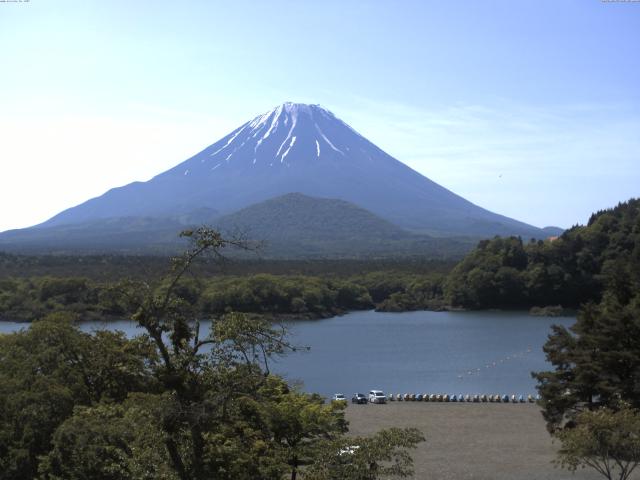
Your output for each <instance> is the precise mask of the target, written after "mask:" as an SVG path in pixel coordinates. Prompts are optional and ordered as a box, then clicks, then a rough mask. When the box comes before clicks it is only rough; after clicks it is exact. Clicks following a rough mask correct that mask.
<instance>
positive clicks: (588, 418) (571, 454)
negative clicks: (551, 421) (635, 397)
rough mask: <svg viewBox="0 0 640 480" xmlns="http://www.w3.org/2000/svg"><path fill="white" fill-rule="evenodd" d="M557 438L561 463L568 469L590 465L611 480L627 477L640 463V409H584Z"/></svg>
mask: <svg viewBox="0 0 640 480" xmlns="http://www.w3.org/2000/svg"><path fill="white" fill-rule="evenodd" d="M556 437H557V438H558V439H559V440H560V444H561V446H560V450H559V451H558V464H559V465H560V466H562V467H565V468H568V469H569V470H572V471H575V470H577V469H578V468H579V467H583V468H584V467H588V468H591V469H593V470H595V471H597V472H598V473H600V474H601V475H602V476H603V477H605V478H606V479H608V480H614V479H618V480H628V479H629V478H631V474H632V473H633V472H634V470H635V469H636V468H637V467H638V465H640V412H638V410H633V409H631V408H629V407H628V406H623V407H622V408H620V409H618V410H610V409H608V408H601V409H598V410H595V411H585V412H582V413H581V414H580V415H578V417H577V418H576V425H575V426H574V427H573V428H568V429H565V430H562V431H560V432H558V433H557V435H556Z"/></svg>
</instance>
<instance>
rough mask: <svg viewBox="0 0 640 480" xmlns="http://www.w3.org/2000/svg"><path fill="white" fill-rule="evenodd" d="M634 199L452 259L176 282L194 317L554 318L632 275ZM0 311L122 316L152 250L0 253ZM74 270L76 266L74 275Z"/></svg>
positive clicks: (249, 264) (252, 270)
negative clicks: (470, 314) (577, 222)
mask: <svg viewBox="0 0 640 480" xmlns="http://www.w3.org/2000/svg"><path fill="white" fill-rule="evenodd" d="M638 210H639V201H638V200H630V201H629V202H626V203H621V204H620V205H618V206H617V207H615V208H613V209H609V210H603V211H600V212H597V213H595V214H593V215H592V216H591V218H590V219H589V222H588V224H587V225H585V226H575V227H573V228H571V229H569V230H567V231H565V232H564V233H563V234H562V235H561V236H560V237H557V238H553V239H547V240H531V241H529V242H524V241H523V240H522V239H520V238H517V237H507V238H501V237H496V238H494V239H491V240H483V241H481V242H480V243H479V244H478V246H477V248H476V249H474V250H473V251H472V252H471V253H469V254H468V255H467V256H466V257H465V258H464V259H462V260H461V261H460V262H459V263H457V264H455V263H453V262H447V261H439V260H420V259H415V260H410V259H409V260H408V259H400V260H395V261H394V260H376V261H371V262H366V261H358V260H352V261H348V260H345V261H329V260H327V261H319V260H314V261H289V262H287V261H257V260H256V261H238V262H230V263H227V264H223V265H220V264H218V263H215V262H211V261H210V262H204V263H203V264H201V265H199V266H198V267H197V268H195V267H194V275H193V276H191V277H190V278H189V279H187V280H186V281H184V282H183V285H182V286H181V291H180V292H179V293H180V294H181V295H184V296H185V297H187V298H194V299H195V298H197V302H196V303H197V305H196V308H198V310H199V311H200V313H201V314H202V315H218V314H222V313H224V312H226V311H229V310H233V311H240V312H246V313H255V314H262V315H268V316H271V317H280V318H282V317H283V316H287V315H289V316H294V317H296V316H297V317H299V318H321V317H327V316H332V315H336V314H339V313H343V312H345V311H348V310H361V309H372V308H376V309H378V310H382V311H406V310H421V309H429V310H440V309H448V308H449V309H450V308H454V309H455V308H464V309H487V308H504V309H533V312H541V313H543V314H544V313H550V314H555V313H558V312H561V311H562V309H570V310H573V311H575V310H576V309H578V308H579V307H580V305H582V304H584V303H585V302H590V301H593V302H598V301H600V299H601V298H602V296H603V292H605V291H606V290H607V289H615V290H616V291H617V292H618V293H619V294H620V295H622V296H623V297H625V298H629V297H630V296H632V294H633V285H635V284H637V281H638V275H640V273H639V272H640V247H638V245H639V243H640V242H639V240H638V236H639V235H640V233H639V232H638V222H639V221H640V220H639V219H640V215H639V213H638ZM0 271H2V272H3V273H4V275H2V277H1V278H2V280H0V318H3V319H6V320H18V321H29V320H31V319H33V318H38V317H41V316H43V315H46V314H48V313H53V312H57V311H70V312H74V313H77V314H79V315H80V316H81V317H82V318H96V317H103V318H110V317H122V316H126V315H128V314H130V313H131V312H129V311H128V310H127V307H126V305H125V304H124V303H123V301H122V298H121V296H120V295H119V294H118V291H119V289H121V284H122V283H123V282H124V283H126V281H127V280H128V279H141V278H144V279H146V280H147V281H149V282H151V283H154V284H156V285H157V287H158V288H160V287H161V284H160V278H161V277H162V275H163V274H164V273H165V268H164V266H163V263H162V262H161V260H160V259H158V258H155V257H132V258H131V259H129V260H127V259H126V257H124V258H123V257H118V256H113V257H108V256H105V257H99V256H98V257H86V258H83V257H61V258H50V257H23V256H15V255H8V254H4V255H3V256H2V257H0ZM78 272H83V273H85V275H84V276H79V275H78Z"/></svg>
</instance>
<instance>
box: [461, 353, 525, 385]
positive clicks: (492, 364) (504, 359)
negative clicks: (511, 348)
mask: <svg viewBox="0 0 640 480" xmlns="http://www.w3.org/2000/svg"><path fill="white" fill-rule="evenodd" d="M531 351H532V349H531V347H530V346H529V347H527V348H526V349H525V350H522V351H520V352H516V353H513V354H511V355H507V356H506V357H502V358H499V359H497V360H494V361H491V362H488V363H486V364H485V365H484V368H482V367H474V368H469V369H467V370H465V371H464V372H461V373H459V374H458V375H457V377H458V380H463V379H464V378H465V377H471V376H474V375H476V376H477V375H480V374H481V373H482V372H483V371H488V370H490V369H492V368H497V367H499V366H500V365H503V364H505V363H509V362H511V361H512V360H516V359H518V358H524V357H525V356H527V355H528V354H530V353H531Z"/></svg>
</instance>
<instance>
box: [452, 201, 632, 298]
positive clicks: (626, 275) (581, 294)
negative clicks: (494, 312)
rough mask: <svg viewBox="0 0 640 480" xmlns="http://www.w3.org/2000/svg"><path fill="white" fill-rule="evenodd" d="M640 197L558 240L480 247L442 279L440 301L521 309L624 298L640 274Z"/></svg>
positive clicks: (505, 242) (500, 241)
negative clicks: (608, 295) (609, 295)
mask: <svg viewBox="0 0 640 480" xmlns="http://www.w3.org/2000/svg"><path fill="white" fill-rule="evenodd" d="M639 223H640V200H630V201H628V202H626V203H621V204H619V205H618V206H617V207H615V208H613V209H609V210H604V211H600V212H597V213H595V214H593V215H592V216H591V218H590V219H589V222H588V224H587V225H586V226H576V227H573V228H571V229H569V230H567V231H566V232H564V233H563V234H562V236H560V237H559V238H557V239H550V240H546V241H531V242H530V243H523V241H522V240H521V239H520V238H515V237H510V238H495V239H492V240H484V241H482V242H480V244H479V245H478V247H477V248H476V249H475V250H474V251H473V252H472V253H470V254H469V255H468V256H467V257H465V258H464V259H463V260H462V261H461V262H460V263H459V264H458V265H456V267H455V268H454V269H453V270H452V271H451V273H450V274H449V275H448V277H447V280H446V282H445V285H444V297H445V302H446V303H447V304H449V305H460V306H463V307H466V308H474V309H482V308H523V307H527V308H528V307H532V306H547V305H562V306H564V307H570V308H577V307H579V306H580V305H582V304H583V303H585V302H590V301H592V302H599V301H600V300H601V299H602V297H603V293H604V292H605V291H606V290H610V289H612V290H615V291H616V292H617V294H618V295H621V296H622V297H624V299H625V301H627V300H628V299H629V298H630V297H631V295H632V294H633V290H632V287H631V285H632V284H633V282H636V281H637V278H638V275H640V268H639V267H640V228H639V227H638V225H639Z"/></svg>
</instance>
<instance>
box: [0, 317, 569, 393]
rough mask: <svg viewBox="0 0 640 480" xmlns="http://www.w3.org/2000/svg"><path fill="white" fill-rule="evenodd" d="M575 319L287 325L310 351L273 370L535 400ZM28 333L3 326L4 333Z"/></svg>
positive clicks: (335, 383) (309, 384) (335, 382)
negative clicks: (556, 330) (552, 349)
mask: <svg viewBox="0 0 640 480" xmlns="http://www.w3.org/2000/svg"><path fill="white" fill-rule="evenodd" d="M574 321H575V319H574V318H545V317H532V316H530V315H528V314H527V313H526V312H503V311H495V312H494V311H484V312H426V311H420V312H404V313H383V312H374V311H361V312H351V313H349V314H346V315H342V316H338V317H333V318H328V319H323V320H300V321H295V322H293V321H292V322H285V325H286V326H287V327H288V328H289V329H290V332H291V340H292V342H293V343H294V344H296V345H299V346H309V347H311V349H310V350H309V351H308V352H307V351H304V352H300V353H292V354H290V355H287V356H285V357H282V358H278V359H276V360H274V361H273V363H272V370H273V371H275V372H277V373H280V374H282V375H283V376H285V378H287V379H288V380H289V381H292V382H303V383H304V389H305V390H307V391H312V392H318V393H321V394H323V395H325V396H330V395H332V394H334V393H336V392H340V393H344V394H346V395H348V396H350V395H351V394H353V393H354V392H364V393H366V392H368V391H369V390H371V389H374V388H375V389H380V390H384V391H385V392H386V393H401V392H402V393H405V392H409V393H449V394H460V393H462V394H483V393H486V394H490V393H491V394H495V393H500V394H509V395H511V394H516V395H520V394H522V395H528V394H535V393H536V391H535V382H534V380H533V379H532V378H531V375H530V373H531V372H532V371H539V370H545V369H548V368H549V367H550V365H549V364H548V363H546V361H545V358H544V353H543V352H542V345H543V344H544V342H545V341H546V339H547V335H548V334H549V332H550V326H551V325H552V324H561V325H565V326H569V325H571V324H573V323H574ZM105 326H106V327H107V328H111V329H118V330H123V331H125V332H126V333H127V335H135V334H137V333H140V332H141V330H140V329H138V328H136V326H135V324H133V323H132V322H129V321H124V320H123V321H117V322H111V323H108V324H103V323H99V322H85V323H83V324H82V325H81V329H82V330H84V331H92V330H95V329H97V328H104V327H105ZM25 327H27V326H26V325H25V324H20V323H12V322H0V332H9V331H14V330H16V329H19V328H25Z"/></svg>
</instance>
